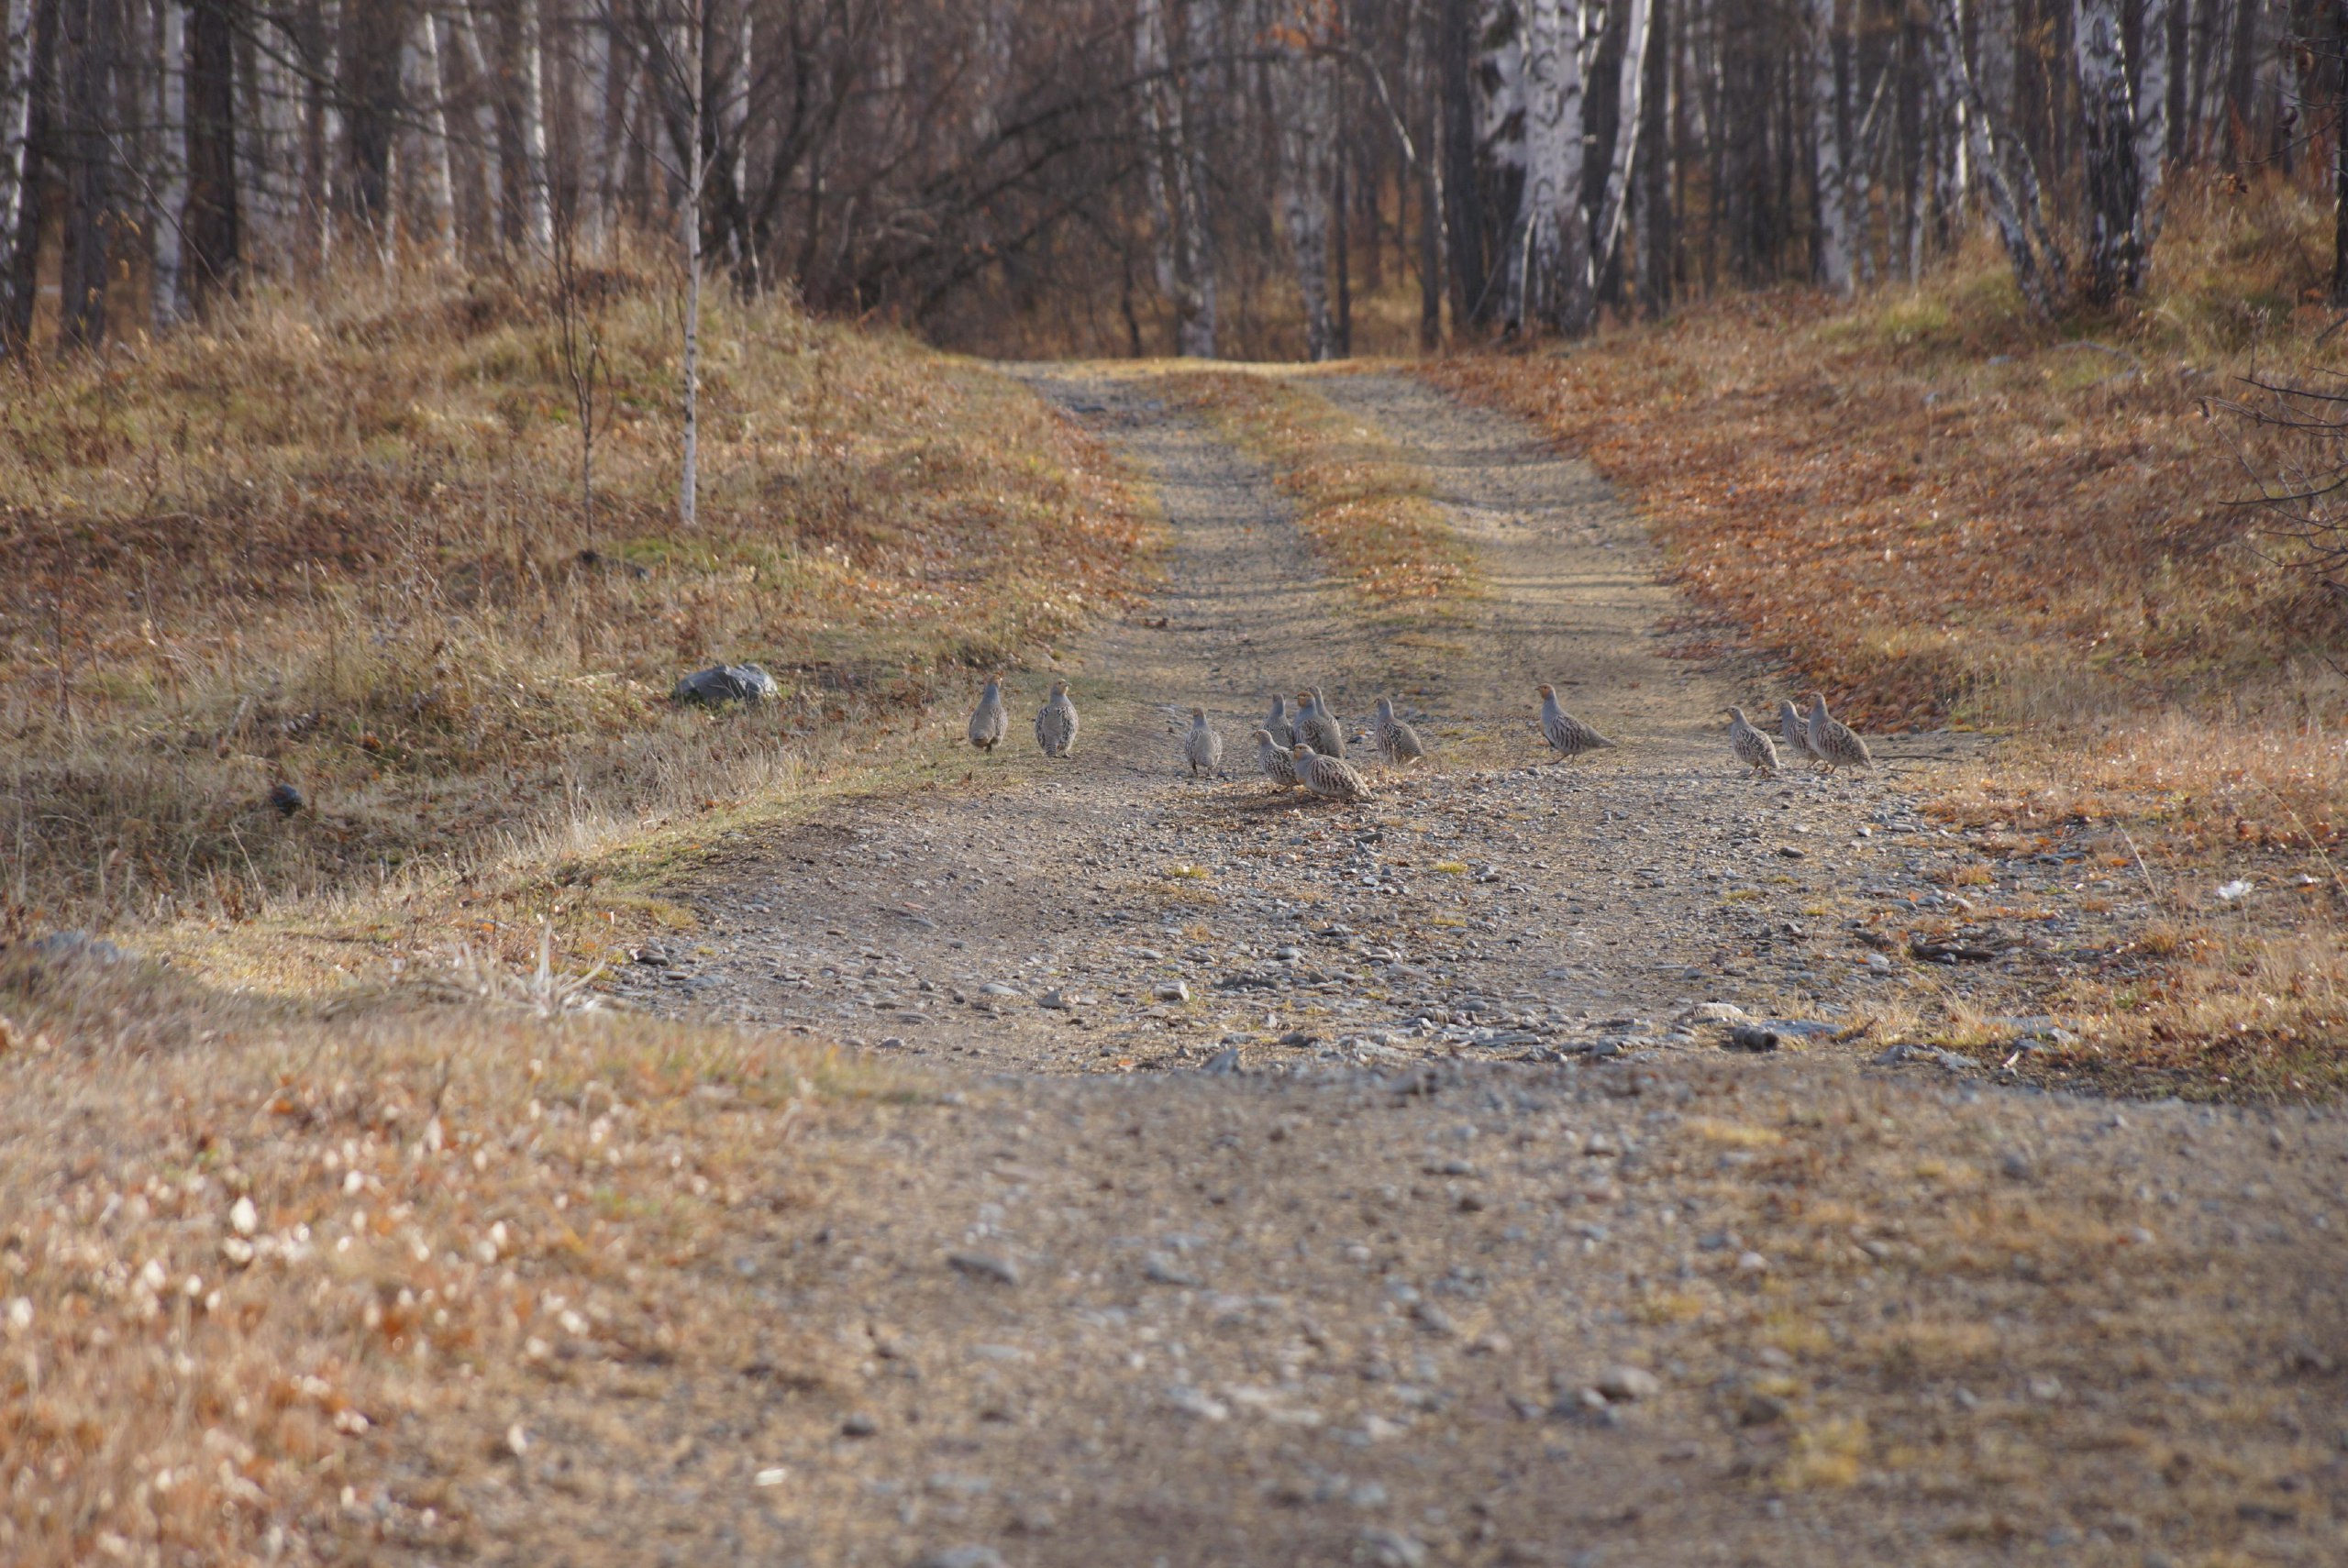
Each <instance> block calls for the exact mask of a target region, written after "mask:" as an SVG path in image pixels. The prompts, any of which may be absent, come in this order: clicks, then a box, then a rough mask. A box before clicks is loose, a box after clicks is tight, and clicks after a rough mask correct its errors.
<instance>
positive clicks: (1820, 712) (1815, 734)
mask: <svg viewBox="0 0 2348 1568" xmlns="http://www.w3.org/2000/svg"><path fill="white" fill-rule="evenodd" d="M1810 749H1811V752H1812V753H1813V754H1815V755H1816V756H1817V757H1818V760H1819V761H1821V762H1822V763H1824V764H1825V765H1826V767H1827V770H1828V771H1829V772H1832V771H1833V769H1835V768H1837V767H1874V766H1875V757H1874V756H1872V755H1870V754H1869V753H1868V751H1867V743H1866V742H1865V741H1863V740H1861V739H1860V738H1859V737H1858V734H1856V732H1855V731H1854V730H1853V729H1852V728H1851V726H1850V725H1848V724H1846V723H1844V722H1843V721H1842V720H1840V719H1838V718H1835V717H1834V716H1833V715H1832V714H1830V713H1829V712H1827V711H1826V693H1824V692H1823V691H1813V692H1811V694H1810Z"/></svg>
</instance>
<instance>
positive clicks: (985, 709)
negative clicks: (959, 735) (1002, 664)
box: [970, 675, 1011, 751]
mask: <svg viewBox="0 0 2348 1568" xmlns="http://www.w3.org/2000/svg"><path fill="white" fill-rule="evenodd" d="M1010 733H1011V715H1010V713H1009V712H1006V711H1005V710H1004V708H1003V705H1002V679H1001V678H1000V677H998V676H992V675H990V676H988V677H987V689H986V690H984V691H982V692H980V694H979V705H978V706H977V707H975V708H973V709H971V710H970V744H971V745H974V746H977V747H978V748H979V749H980V751H992V750H993V749H994V748H995V747H996V746H998V745H1002V737H1003V736H1004V735H1006V734H1010Z"/></svg>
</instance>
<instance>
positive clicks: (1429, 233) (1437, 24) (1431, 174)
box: [1410, 0, 1450, 351]
mask: <svg viewBox="0 0 2348 1568" xmlns="http://www.w3.org/2000/svg"><path fill="white" fill-rule="evenodd" d="M1412 21H1413V22H1415V23H1416V24H1417V25H1416V26H1415V27H1413V28H1412V30H1411V37H1410V47H1411V61H1412V66H1413V67H1415V69H1413V70H1412V72H1410V78H1411V80H1412V83H1414V84H1415V91H1416V92H1417V94H1418V101H1419V104H1420V105H1421V115H1420V117H1419V125H1418V138H1419V162H1418V169H1417V171H1416V172H1417V174H1418V176H1419V180H1418V185H1419V229H1418V238H1419V259H1418V264H1419V348H1421V350H1423V351H1432V350H1433V349H1434V348H1437V347H1439V346H1440V345H1441V344H1442V342H1443V296H1444V285H1445V277H1444V258H1445V255H1446V254H1448V252H1449V248H1450V236H1449V234H1448V233H1447V232H1446V229H1447V223H1448V218H1449V213H1450V204H1449V201H1448V199H1447V198H1446V196H1445V192H1444V173H1445V167H1446V160H1447V159H1448V158H1449V156H1450V149H1449V145H1448V143H1447V141H1446V139H1445V125H1444V101H1443V83H1442V81H1441V79H1440V76H1439V74H1438V71H1439V66H1438V61H1440V59H1441V49H1442V21H1443V10H1442V7H1441V6H1439V5H1434V4H1429V3H1428V0H1412Z"/></svg>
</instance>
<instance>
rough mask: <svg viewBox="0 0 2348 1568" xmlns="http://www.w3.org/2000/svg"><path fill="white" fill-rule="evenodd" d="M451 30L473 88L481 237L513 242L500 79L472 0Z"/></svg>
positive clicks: (464, 0) (458, 9)
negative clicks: (483, 40) (491, 63)
mask: <svg viewBox="0 0 2348 1568" xmlns="http://www.w3.org/2000/svg"><path fill="white" fill-rule="evenodd" d="M450 30H451V31H452V32H453V33H454V35H455V37H456V42H457V52H458V53H459V54H460V55H461V56H463V58H464V64H465V75H466V78H467V80H468V83H469V84H470V85H471V89H472V99H473V123H472V127H471V128H472V140H473V147H474V149H476V154H477V159H478V162H477V167H478V169H479V171H480V178H481V186H480V190H481V201H482V209H483V210H482V218H481V240H482V244H483V245H484V246H485V247H487V248H492V249H493V248H496V247H498V246H499V245H501V244H511V243H513V239H514V228H513V225H512V222H511V220H510V219H509V217H508V214H510V213H511V212H512V211H513V210H514V208H513V202H512V193H511V192H510V191H509V189H508V184H509V182H508V180H507V178H506V171H507V170H508V169H509V168H510V167H511V164H510V162H509V161H508V160H507V159H506V156H505V138H504V117H503V116H500V115H499V114H498V112H497V100H498V92H497V78H496V77H495V76H494V75H493V74H492V73H491V72H490V69H489V57H488V55H487V54H486V53H485V52H484V51H483V50H482V47H481V28H480V27H479V26H478V24H477V23H476V22H475V21H474V18H473V8H472V5H471V0H459V4H457V5H456V6H454V7H453V15H452V16H451V17H450Z"/></svg>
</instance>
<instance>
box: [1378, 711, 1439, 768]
mask: <svg viewBox="0 0 2348 1568" xmlns="http://www.w3.org/2000/svg"><path fill="white" fill-rule="evenodd" d="M1369 733H1370V734H1371V736H1372V737H1373V738H1374V739H1375V740H1376V741H1377V742H1378V755H1379V756H1382V757H1384V758H1385V759H1386V765H1387V766H1388V767H1403V766H1405V765H1406V764H1409V763H1413V762H1416V761H1418V760H1419V758H1421V757H1423V756H1426V754H1427V748H1426V747H1425V746H1423V745H1420V744H1419V732H1418V731H1416V730H1414V729H1412V727H1411V725H1410V723H1409V721H1407V720H1404V719H1398V718H1396V717H1395V716H1394V699H1392V698H1391V697H1380V698H1379V700H1378V723H1376V724H1374V725H1372V726H1371V728H1370V732H1369Z"/></svg>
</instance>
